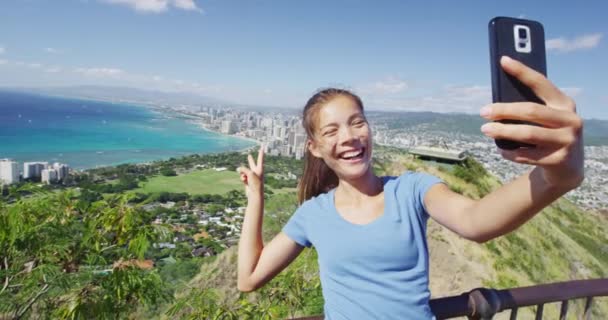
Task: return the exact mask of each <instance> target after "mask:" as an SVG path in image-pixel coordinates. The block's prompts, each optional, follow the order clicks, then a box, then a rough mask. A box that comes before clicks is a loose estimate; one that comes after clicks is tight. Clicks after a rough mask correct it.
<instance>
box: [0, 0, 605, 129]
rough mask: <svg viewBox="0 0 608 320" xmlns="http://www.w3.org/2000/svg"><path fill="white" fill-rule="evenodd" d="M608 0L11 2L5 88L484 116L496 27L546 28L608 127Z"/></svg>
mask: <svg viewBox="0 0 608 320" xmlns="http://www.w3.org/2000/svg"><path fill="white" fill-rule="evenodd" d="M606 12H608V2H606V1H599V0H598V1H585V2H575V1H568V2H565V1H564V2H560V4H559V5H558V4H557V2H556V1H508V2H506V1H501V2H499V1H481V0H471V1H458V2H457V1H416V2H414V1H382V0H379V1H371V0H369V1H359V0H350V1H329V0H328V1H317V0H307V1H296V0H284V1H278V0H277V1H255V0H248V1H247V0H243V1H233V0H2V1H0V87H55V86H74V85H111V86H124V87H135V88H143V89H152V90H161V91H171V92H189V93H197V94H200V95H204V96H208V97H213V98H218V99H222V100H225V101H230V102H234V103H238V104H246V105H256V106H279V107H290V108H301V107H302V106H303V105H304V104H305V102H306V100H307V99H308V98H309V97H310V96H311V95H312V94H313V93H314V92H315V91H316V90H317V89H319V88H323V87H328V86H338V87H341V88H347V89H351V90H353V91H355V92H356V93H357V94H359V95H360V96H361V97H362V98H363V101H364V104H365V105H366V108H368V109H382V110H394V111H400V110H407V111H435V112H465V113H477V112H478V110H479V109H480V108H481V107H482V106H483V105H485V104H487V103H490V101H491V87H490V68H489V49H488V30H487V24H488V21H489V20H490V19H491V18H492V17H495V16H511V17H523V18H526V19H533V20H537V21H540V22H541V23H542V24H543V25H544V28H545V37H546V40H547V42H546V45H547V48H548V52H547V69H548V76H549V79H550V80H552V81H553V82H554V83H555V84H556V85H557V86H558V87H559V88H561V89H562V90H563V91H564V92H566V93H567V94H568V95H570V96H571V97H573V98H574V99H575V101H576V102H577V105H578V112H579V113H580V114H581V115H582V116H583V117H585V118H598V119H608V90H606V83H607V82H606V80H607V79H608V62H607V61H606V57H608V45H607V41H608V38H607V37H608V22H606V18H605V15H606Z"/></svg>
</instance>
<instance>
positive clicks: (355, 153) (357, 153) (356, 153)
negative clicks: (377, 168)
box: [339, 148, 365, 162]
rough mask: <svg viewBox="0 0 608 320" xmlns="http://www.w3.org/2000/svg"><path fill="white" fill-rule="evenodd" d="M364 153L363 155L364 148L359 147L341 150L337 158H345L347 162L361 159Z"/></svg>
mask: <svg viewBox="0 0 608 320" xmlns="http://www.w3.org/2000/svg"><path fill="white" fill-rule="evenodd" d="M364 155H365V148H360V149H356V150H350V151H346V152H342V153H340V154H339V158H340V159H341V160H345V161H348V162H357V161H359V160H361V159H363V156H364Z"/></svg>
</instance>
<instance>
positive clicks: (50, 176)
mask: <svg viewBox="0 0 608 320" xmlns="http://www.w3.org/2000/svg"><path fill="white" fill-rule="evenodd" d="M41 181H42V182H44V183H48V184H51V183H54V182H57V170H55V169H52V168H49V169H44V170H42V177H41Z"/></svg>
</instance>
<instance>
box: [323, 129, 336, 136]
mask: <svg viewBox="0 0 608 320" xmlns="http://www.w3.org/2000/svg"><path fill="white" fill-rule="evenodd" d="M334 133H336V130H327V131H325V132H323V136H325V137H327V136H331V135H333V134H334Z"/></svg>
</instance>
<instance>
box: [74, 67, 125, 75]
mask: <svg viewBox="0 0 608 320" xmlns="http://www.w3.org/2000/svg"><path fill="white" fill-rule="evenodd" d="M74 71H75V72H76V73H80V74H83V75H85V76H92V77H120V76H122V75H124V74H125V72H124V71H123V70H121V69H117V68H77V69H75V70H74Z"/></svg>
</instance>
